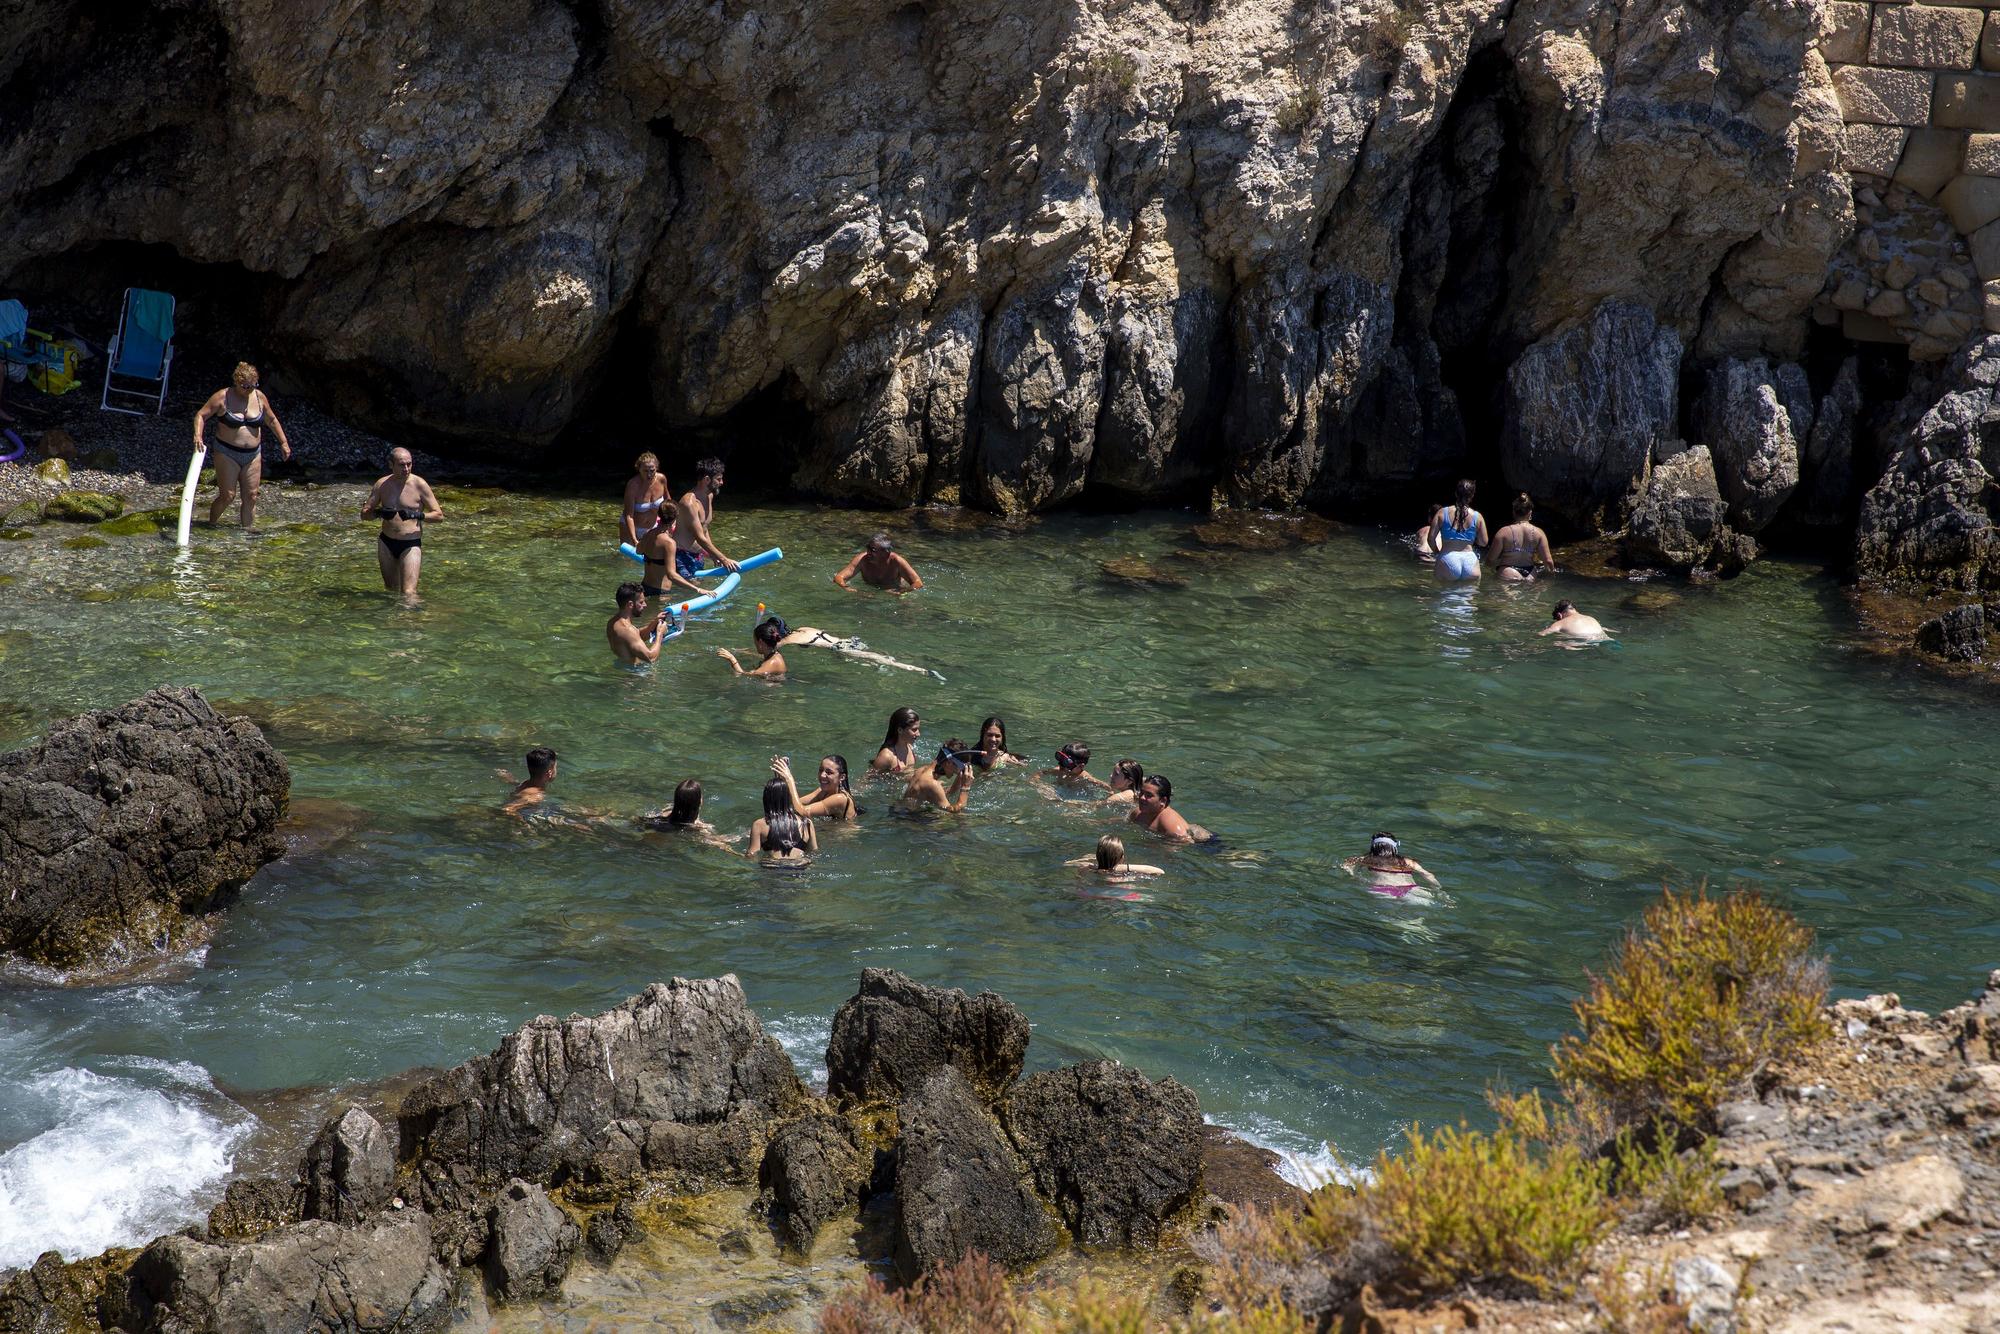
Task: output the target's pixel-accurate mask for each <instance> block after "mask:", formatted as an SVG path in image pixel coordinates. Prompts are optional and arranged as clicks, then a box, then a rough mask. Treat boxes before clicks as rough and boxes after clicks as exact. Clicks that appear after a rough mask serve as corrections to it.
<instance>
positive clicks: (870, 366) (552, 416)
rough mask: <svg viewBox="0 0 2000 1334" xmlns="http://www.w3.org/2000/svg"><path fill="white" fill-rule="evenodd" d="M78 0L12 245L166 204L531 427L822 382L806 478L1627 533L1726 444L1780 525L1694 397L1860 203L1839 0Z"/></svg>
mask: <svg viewBox="0 0 2000 1334" xmlns="http://www.w3.org/2000/svg"><path fill="white" fill-rule="evenodd" d="M7 7H8V8H13V7H14V6H7ZM35 15H36V16H35V21H34V22H32V23H27V22H22V21H17V22H14V23H12V24H10V25H9V28H10V30H13V31H19V32H22V33H24V34H25V38H24V39H23V40H21V41H18V42H15V43H11V44H10V46H9V49H8V50H6V51H0V84H4V86H5V87H7V89H8V90H9V97H8V105H9V106H10V108H12V110H11V111H10V112H9V116H8V119H7V121H6V122H5V123H4V124H0V282H12V283H15V284H21V283H28V284H32V282H33V281H34V277H35V274H36V273H37V272H38V271H41V266H42V265H43V262H44V261H46V260H47V259H49V258H51V257H54V256H61V255H79V254H84V253H86V252H88V251H89V249H90V248H91V247H94V246H101V245H103V244H105V243H111V242H126V241H139V242H149V243H157V244H162V245H166V246H170V247H172V249H173V250H174V251H175V252H177V253H178V254H179V255H180V256H182V257H184V258H186V259H189V260H194V261H200V262H204V263H211V264H216V265H224V266H233V267H231V268H229V269H225V270H223V271H222V273H223V274H225V275H227V274H229V273H235V272H237V271H239V270H240V271H241V272H242V274H243V276H244V278H245V281H244V282H243V283H242V284H241V285H240V287H239V288H238V289H236V290H237V293H238V295H237V298H236V300H237V302H239V303H240V306H241V310H240V311H239V313H242V312H243V311H247V312H249V313H250V314H251V315H252V316H253V317H254V322H255V323H256V324H258V325H259V326H260V327H261V328H262V329H263V330H264V331H265V335H266V337H267V338H268V352H267V353H260V355H266V356H267V359H270V360H275V361H277V362H280V363H282V364H283V366H284V367H285V371H286V374H287V376H288V378H289V379H291V380H292V381H293V382H294V383H295V384H296V385H298V386H300V387H304V388H309V389H311V390H313V391H314V392H315V393H317V394H319V395H320V396H321V397H323V398H326V399H328V400H329V401H332V402H336V403H338V404H340V405H341V406H343V407H344V408H345V409H346V410H348V411H351V412H355V413H364V412H365V413H367V414H368V415H369V416H370V419H371V420H372V421H374V422H376V423H378V424H384V425H386V426H388V427H391V428H393V427H397V426H400V427H404V428H418V429H421V430H424V431H427V432H430V433H432V434H433V435H435V436H441V437H454V438H456V439H458V440H460V441H462V442H467V443H473V442H477V443H479V444H480V445H482V446H491V445H495V444H498V445H499V446H500V447H502V448H507V449H510V450H512V451H515V452H523V451H526V452H534V451H539V450H542V449H544V448H546V447H547V446H548V445H549V444H550V442H551V441H553V440H554V439H555V438H556V437H557V436H558V435H559V433H561V432H562V431H563V430H564V428H565V427H567V426H570V425H571V424H573V423H574V422H576V421H577V419H578V416H579V413H581V412H583V411H584V410H585V409H586V406H587V405H590V404H603V403H606V402H612V403H616V404H618V405H620V406H621V407H624V408H632V409H640V410H642V411H643V412H644V413H645V414H647V415H649V416H650V417H651V418H652V419H653V420H654V421H656V422H657V423H658V424H659V425H660V426H662V427H665V428H667V429H668V430H669V431H674V430H677V429H679V428H687V427H692V426H698V425H701V424H704V423H714V422H717V421H720V420H722V419H724V418H726V417H728V416H729V415H730V414H732V413H736V412H739V411H740V410H743V409H746V408H748V409H756V408H759V407H768V406H771V405H774V404H780V403H782V404H787V405H791V406H792V407H794V408H796V409H798V410H800V411H801V412H802V414H803V416H802V420H804V421H807V422H809V423H810V426H809V438H808V439H806V440H804V441H802V442H800V450H799V455H798V457H799V463H798V468H797V473H796V477H795V478H794V479H793V480H794V481H795V482H796V484H797V485H799V486H800V487H802V488H805V489H808V490H811V491H814V492H818V493H821V494H824V495H830V496H838V497H848V498H857V499H861V500H865V501H869V502H876V503H884V504H905V503H912V502H919V501H925V500H944V501H953V500H957V501H963V502H966V503H973V504H980V505H985V506H989V507H993V508H998V509H1002V510H1023V509H1034V508H1040V507H1046V506H1050V505H1055V504H1060V503H1062V502H1065V501H1068V500H1072V499H1075V498H1077V497H1079V496H1083V495H1085V494H1096V495H1126V496H1133V497H1167V496H1173V495H1179V494H1187V493H1190V492H1192V493H1211V492H1212V493H1214V494H1217V495H1219V496H1220V497H1222V498H1224V499H1226V500H1231V501H1235V502H1240V503H1251V504H1275V505H1291V504H1297V503H1317V504H1330V505H1336V506H1341V505H1359V504H1369V503H1374V502H1376V501H1379V500H1382V499H1385V498H1389V497H1403V496H1405V495H1410V494H1416V493H1422V494H1423V495H1424V498H1426V499H1435V498H1436V497H1435V495H1434V494H1433V493H1434V492H1436V491H1437V490H1438V483H1439V482H1440V480H1441V479H1448V478H1449V477H1451V476H1454V475H1456V474H1458V473H1460V472H1469V473H1472V474H1474V475H1478V476H1481V477H1484V478H1486V479H1488V480H1489V481H1493V482H1499V481H1503V480H1504V481H1505V482H1507V483H1510V484H1512V485H1516V486H1527V487H1530V488H1532V489H1534V490H1535V491H1536V492H1537V493H1538V497H1539V498H1540V499H1541V500H1542V502H1543V504H1544V507H1545V509H1546V510H1550V511H1553V512H1554V514H1555V516H1556V517H1558V518H1562V519H1566V520H1568V521H1570V522H1571V523H1572V524H1573V525H1575V526H1578V527H1581V526H1584V525H1586V524H1595V525H1598V526H1602V527H1616V526H1617V525H1619V524H1620V523H1622V522H1623V519H1624V516H1625V513H1626V511H1627V510H1628V509H1629V507H1630V504H1631V502H1632V500H1633V499H1634V498H1635V497H1636V495H1637V494H1638V492H1639V490H1640V489H1642V488H1643V486H1644V483H1645V479H1646V474H1647V473H1648V471H1649V470H1650V468H1651V465H1652V463H1653V461H1654V458H1655V457H1656V456H1657V457H1659V458H1661V459H1664V458H1667V457H1671V456H1672V454H1674V453H1677V452H1679V450H1680V449H1681V448H1682V446H1683V444H1684V443H1693V444H1704V445H1708V446H1709V447H1710V453H1711V457H1712V458H1713V459H1714V460H1715V461H1716V463H1717V466H1718V468H1719V469H1721V471H1722V474H1723V475H1721V476H1720V477H1719V482H1720V485H1721V492H1722V494H1723V495H1724V496H1725V497H1726V498H1727V499H1728V500H1729V503H1730V522H1731V523H1732V524H1735V525H1739V526H1744V525H1748V526H1755V524H1756V522H1757V521H1758V520H1759V519H1760V518H1763V519H1765V521H1768V517H1767V516H1766V514H1765V511H1767V510H1773V509H1774V506H1771V505H1767V504H1766V503H1765V501H1766V500H1767V499H1768V498H1769V497H1768V496H1767V495H1766V494H1765V492H1764V491H1759V492H1758V495H1757V497H1756V498H1754V499H1744V498H1742V497H1743V496H1744V494H1745V493H1747V492H1748V491H1751V490H1755V489H1756V488H1757V487H1758V486H1759V485H1762V483H1760V482H1756V481H1755V480H1754V479H1753V481H1752V482H1748V483H1743V484H1739V482H1738V479H1736V478H1734V477H1732V476H1730V475H1728V468H1727V467H1726V466H1725V464H1726V462H1727V461H1728V460H1731V459H1734V458H1737V457H1739V456H1742V457H1751V458H1762V459H1764V461H1765V462H1769V461H1770V459H1769V457H1768V456H1769V455H1770V453H1771V451H1770V450H1769V449H1765V448H1764V446H1765V445H1766V444H1768V442H1766V441H1762V440H1757V441H1753V442H1751V446H1752V447H1751V448H1749V449H1748V450H1747V451H1746V450H1744V449H1739V448H1735V447H1734V446H1735V439H1734V437H1729V438H1726V439H1717V440H1713V441H1711V440H1692V441H1684V439H1683V437H1685V436H1687V435H1688V434H1689V431H1690V429H1691V427H1690V425H1689V424H1691V423H1692V422H1694V421H1695V419H1696V414H1695V413H1694V411H1693V405H1692V404H1691V403H1687V402H1684V401H1683V395H1682V387H1683V382H1684V381H1685V382H1687V383H1690V384H1698V383H1700V377H1699V375H1698V374H1696V373H1697V372H1699V373H1703V374H1705V373H1706V372H1707V371H1709V370H1712V369H1714V368H1716V367H1723V366H1730V365H1733V364H1735V363H1738V362H1740V363H1743V368H1742V369H1741V370H1739V371H1736V372H1732V374H1733V376H1734V380H1732V381H1731V382H1732V383H1735V382H1739V381H1742V380H1743V379H1744V377H1745V376H1746V375H1752V374H1757V375H1763V376H1765V377H1766V378H1767V380H1768V381H1769V383H1771V384H1773V385H1778V386H1779V387H1780V388H1786V387H1788V386H1789V385H1790V383H1791V379H1788V378H1787V377H1788V376H1790V377H1792V379H1799V380H1802V379H1803V376H1802V374H1797V373H1798V372H1799V370H1800V366H1799V363H1800V361H1801V359H1802V357H1803V355H1804V352H1805V348H1806V341H1807V334H1808V330H1809V328H1810V327H1811V323H1810V320H1809V318H1808V309H1809V307H1810V306H1811V304H1812V303H1813V301H1814V299H1815V297H1817V296H1818V295H1819V294H1820V293H1821V290H1822V288H1823V286H1824V285H1825V279H1826V275H1827V273H1828V271H1829V265H1830V263H1831V262H1832V259H1833V256H1834V255H1835V253H1836V252H1837V251H1838V250H1839V249H1840V247H1841V246H1842V244H1843V243H1844V242H1845V241H1846V240H1847V237H1848V235H1849V233H1850V231H1851V230H1852V227H1853V221H1854V212H1853V204H1852V198H1851V193H1850V185H1849V181H1850V178H1849V176H1848V174H1847V172H1846V171H1844V170H1842V169H1841V168H1840V162H1839V154H1840V152H1841V146H1842V119H1841V112H1840V107H1839V105H1838V104H1837V102H1836V101H1835V98H1834V94H1833V85H1832V82H1831V80H1830V78H1829V75H1828V70H1827V66H1826V64H1825V62H1824V60H1823V59H1822V58H1821V56H1820V54H1819V51H1818V49H1817V46H1816V43H1817V42H1818V41H1819V40H1820V37H1821V29H1822V25H1823V23H1825V22H1829V21H1830V20H1829V19H1828V11H1827V6H1826V5H1824V4H1823V3H1821V2H1820V0H1771V2H1770V3H1764V4H1758V5H1750V6H1733V5H1732V6H1714V5H1704V4H1699V3H1693V2H1691V0H1355V2H1352V3H1340V4H1332V3H1306V4H1285V3H1279V0H1135V2H1132V3H1115V4H1107V3H1102V2H1101V0H1091V2H1089V3H1085V2H1083V0H1062V2H1060V3H1056V4H1053V5H1051V4H1047V3H1025V2H1024V0H832V3H816V4H811V5H807V4H800V3H795V2H794V0H756V2H755V3H747V4H731V5H723V6H717V5H711V4H697V3H691V2H688V0H665V2H664V3H655V2H653V0H648V3H643V4H642V3H637V2H636V0H597V2H596V3H583V2H582V0H577V2H576V3H572V4H563V3H557V2H556V0H459V2H457V3H444V2H442V0H416V2H415V3H412V4H410V5H406V6H403V7H401V8H400V9H399V10H398V12H397V16H396V18H395V19H394V20H393V21H389V20H386V19H384V18H383V17H382V13H381V11H380V10H379V8H378V7H376V6H373V5H367V4H361V3H358V2H356V0H337V2H336V3H334V4H332V5H325V4H318V5H303V4H300V3H297V0H186V2H185V3H180V4H175V5H171V6H153V7H125V8H117V9H110V10H107V9H105V8H103V7H101V6H92V5H87V4H83V3H81V0H72V2H71V3H64V2H63V0H55V11H53V12H52V11H50V10H49V8H48V6H47V5H46V4H45V5H43V6H39V7H38V8H37V9H36V11H35ZM17 18H18V16H17ZM253 275H254V276H255V279H256V280H255V281H250V279H251V278H252V276H253ZM614 366H618V367H636V366H643V367H644V368H645V375H644V383H643V384H638V383H633V382H632V380H631V379H630V378H629V377H628V376H625V375H619V376H617V377H615V378H610V377H609V375H608V373H609V371H610V369H611V368H612V367H614ZM1774 367H1775V368H1776V369H1774ZM1691 375H1692V376H1694V378H1693V379H1689V377H1690V376H1691ZM1814 388H1815V389H1818V388H1819V386H1814ZM1795 427H1796V424H1795ZM1792 434H1793V435H1796V434H1797V430H1796V429H1794V430H1793V432H1792ZM1783 443H1790V444H1793V447H1794V453H1796V445H1795V442H1793V441H1792V440H1791V438H1790V437H1787V439H1786V441H1785V442H1783ZM1760 451H1761V452H1760ZM1779 452H1780V453H1782V449H1780V450H1779ZM1779 463H1780V465H1781V468H1780V471H1781V472H1782V471H1783V468H1784V467H1790V468H1791V469H1792V472H1791V473H1785V474H1784V475H1787V476H1790V475H1794V474H1795V473H1796V472H1797V461H1796V460H1794V461H1793V462H1791V463H1789V464H1786V463H1784V461H1783V460H1779ZM1839 463H1840V464H1841V465H1842V466H1845V463H1846V459H1845V457H1844V456H1843V458H1841V459H1840V460H1839ZM1867 480H1870V479H1863V483H1864V484H1865V483H1866V481H1867ZM1810 483H1811V478H1810V477H1807V478H1805V479H1803V481H1802V482H1801V483H1798V484H1804V485H1810ZM1766 490H1768V488H1766ZM1838 518H1839V521H1841V522H1845V521H1846V519H1847V514H1846V513H1841V514H1840V515H1839V516H1838Z"/></svg>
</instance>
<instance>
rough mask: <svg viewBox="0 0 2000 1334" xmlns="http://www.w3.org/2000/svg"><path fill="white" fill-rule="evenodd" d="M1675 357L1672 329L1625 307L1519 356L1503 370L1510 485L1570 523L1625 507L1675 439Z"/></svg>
mask: <svg viewBox="0 0 2000 1334" xmlns="http://www.w3.org/2000/svg"><path fill="white" fill-rule="evenodd" d="M1680 360H1681V342H1680V339H1679V337H1678V336H1676V335H1675V333H1674V331H1673V330H1672V329H1668V328H1662V327H1661V326H1660V325H1658V324H1657V323H1656V322H1655V321H1654V318H1653V314H1652V312H1651V311H1649V310H1647V309H1646V308H1645V307H1643V306H1637V305H1633V304H1631V303H1629V302H1624V301H1606V302H1604V303H1603V304H1602V305H1600V306H1598V307H1597V309H1596V310H1595V311H1593V312H1592V313H1591V315H1590V317H1589V318H1588V320H1586V321H1585V322H1583V323H1581V324H1578V325H1575V326H1572V327H1571V328H1569V329H1567V330H1565V331H1564V332H1562V333H1561V334H1558V335H1555V336H1553V337H1550V338H1547V339H1544V340H1543V341H1541V342H1539V343H1536V344H1535V345H1534V346H1532V347H1530V348H1529V349H1528V350H1527V351H1525V352H1523V353H1522V354H1521V355H1520V357H1519V358H1518V359H1517V360H1516V361H1515V362H1514V364H1513V366H1512V367H1510V368H1509V369H1508V371H1507V389H1506V409H1507V424H1506V428H1505V433H1504V435H1503V437H1502V439H1501V444H1500V458H1501V464H1502V466H1503V467H1504V468H1505V469H1506V473H1507V482H1508V485H1510V486H1512V487H1514V488H1516V489H1518V490H1522V491H1526V492H1527V493H1528V494H1529V495H1531V496H1534V497H1535V498H1536V502H1537V504H1538V505H1541V504H1546V506H1547V508H1548V509H1550V510H1551V511H1553V512H1555V513H1556V514H1558V515H1564V516H1567V517H1569V518H1571V519H1578V520H1586V521H1587V520H1589V519H1590V518H1593V517H1595V516H1596V515H1598V514H1599V513H1601V512H1603V511H1606V510H1613V509H1622V508H1623V507H1624V506H1625V505H1626V504H1627V503H1628V497H1629V495H1630V493H1631V491H1632V490H1633V488H1634V487H1635V486H1636V485H1637V484H1638V483H1639V481H1640V479H1641V478H1642V477H1643V476H1644V475H1645V471H1646V465H1647V463H1648V461H1649V460H1650V459H1651V458H1652V457H1653V455H1654V453H1655V452H1656V451H1659V452H1662V453H1664V452H1667V450H1669V449H1670V448H1671V445H1670V444H1669V442H1671V441H1673V440H1674V439H1675V435H1676V430H1677V423H1678V417H1679V402H1680ZM1544 497H1547V498H1548V499H1547V500H1546V501H1544V499H1543V498H1544Z"/></svg>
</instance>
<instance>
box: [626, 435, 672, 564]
mask: <svg viewBox="0 0 2000 1334" xmlns="http://www.w3.org/2000/svg"><path fill="white" fill-rule="evenodd" d="M666 499H667V479H666V476H665V474H663V473H662V472H661V471H660V457H659V455H657V454H655V453H653V452H652V451H650V450H648V451H647V452H646V453H644V454H641V455H640V456H639V457H638V458H636V459H633V460H632V477H631V480H629V481H627V482H626V483H625V509H624V511H623V512H622V513H620V514H619V516H618V540H619V541H620V542H630V543H632V545H634V546H637V545H638V544H639V539H640V538H642V537H644V536H645V535H646V534H647V533H650V532H652V531H653V529H654V528H656V527H658V526H659V523H660V506H661V504H662V503H663V502H664V501H665V500H666Z"/></svg>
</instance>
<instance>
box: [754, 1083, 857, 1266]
mask: <svg viewBox="0 0 2000 1334" xmlns="http://www.w3.org/2000/svg"><path fill="white" fill-rule="evenodd" d="M871 1166H872V1163H871V1162H870V1160H869V1154H868V1153H867V1152H866V1151H864V1149H863V1148H862V1145H861V1139H860V1137H859V1136H858V1135H856V1134H855V1132H854V1127H853V1126H852V1125H851V1124H850V1123H849V1122H847V1121H846V1120H845V1119H843V1118H841V1117H838V1116H826V1115H820V1116H809V1117H807V1118H805V1119H804V1120H801V1121H794V1122H792V1123H791V1124H790V1125H788V1126H786V1127H785V1128H784V1129H782V1130H780V1131H779V1132H778V1133H777V1134H776V1135H774V1136H772V1137H771V1147H770V1148H769V1149H768V1150H766V1151H765V1154H764V1164H763V1166H762V1167H761V1168H760V1169H758V1173H757V1180H758V1184H759V1185H761V1186H762V1187H763V1188H764V1192H765V1195H764V1199H765V1202H766V1208H767V1209H768V1210H769V1214H770V1218H771V1225H772V1227H773V1228H774V1229H775V1230H776V1231H777V1233H778V1235H779V1236H780V1237H781V1238H783V1239H784V1242H785V1244H786V1245H788V1246H790V1247H791V1248H792V1249H793V1250H795V1251H797V1252H799V1253H800V1254H802V1255H806V1254H810V1253H811V1252H812V1245H813V1238H815V1237H817V1236H818V1235H819V1230H820V1228H822V1227H823V1226H825V1225H826V1224H827V1223H829V1222H831V1221H832V1220H833V1219H835V1218H838V1217H840V1215H842V1214H843V1213H850V1212H852V1211H853V1210H854V1209H855V1208H857V1207H858V1206H859V1205H860V1203H861V1192H862V1189H863V1188H864V1187H865V1186H866V1185H867V1184H868V1177H869V1171H870V1168H871Z"/></svg>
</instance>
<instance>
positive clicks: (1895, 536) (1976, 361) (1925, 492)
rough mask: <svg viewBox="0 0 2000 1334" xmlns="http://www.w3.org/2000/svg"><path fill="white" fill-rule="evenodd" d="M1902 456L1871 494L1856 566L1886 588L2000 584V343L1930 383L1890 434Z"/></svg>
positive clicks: (1985, 344)
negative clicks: (1999, 518)
mask: <svg viewBox="0 0 2000 1334" xmlns="http://www.w3.org/2000/svg"><path fill="white" fill-rule="evenodd" d="M1888 438H1889V439H1890V440H1891V442H1892V447H1893V456H1892V458H1891V461H1890V463H1889V465H1888V467H1887V469H1886V470H1885V471H1884V472H1883V474H1882V477H1881V479H1880V480H1879V481H1877V482H1876V483H1875V485H1874V486H1873V487H1871V488H1870V489H1869V491H1868V494H1867V495H1866V496H1864V497H1862V500H1861V514H1860V519H1859V521H1858V523H1857V524H1856V532H1855V568H1856V570H1857V572H1858V573H1859V574H1860V575H1861V576H1862V577H1863V578H1864V579H1870V580H1875V581H1880V582H1885V583H1902V584H1916V585H1931V586H1936V587H1941V588H1952V589H1958V590H1961V591H1965V592H1977V591H1979V590H1981V589H1990V588H1996V587H2000V540H1996V537H1995V529H1994V523H1995V517H1996V511H1995V502H1996V500H2000V496H1996V495H1995V488H1994V474H1995V471H1996V469H2000V336H1989V337H1986V338H1981V339H1975V340H1974V341H1972V342H1970V343H1968V344H1967V345H1966V346H1965V347H1963V348H1961V349H1959V351H1958V353H1957V354H1956V355H1955V356H1954V357H1953V358H1952V359H1951V361H1950V363H1949V364H1948V365H1947V367H1946V368H1945V370H1944V371H1943V373H1942V375H1941V377H1940V378H1938V379H1936V380H1930V379H1921V380H1919V381H1918V382H1917V384H1916V385H1915V386H1914V387H1913V388H1912V390H1911V392H1910V395H1909V396H1908V397H1907V398H1906V399H1905V400H1904V401H1903V403H1902V404H1901V405H1900V406H1899V408H1898V410H1897V413H1896V416H1895V420H1894V422H1893V424H1892V426H1891V427H1890V430H1889V432H1888Z"/></svg>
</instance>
